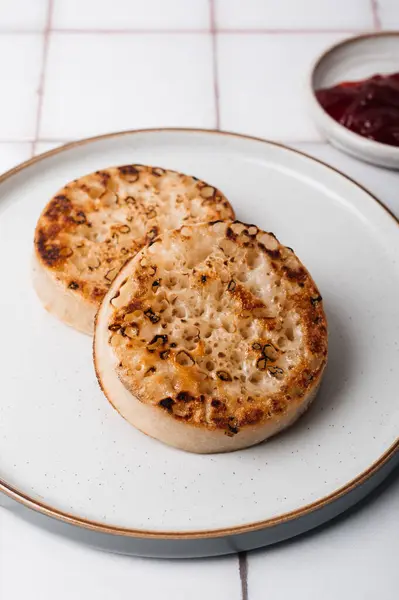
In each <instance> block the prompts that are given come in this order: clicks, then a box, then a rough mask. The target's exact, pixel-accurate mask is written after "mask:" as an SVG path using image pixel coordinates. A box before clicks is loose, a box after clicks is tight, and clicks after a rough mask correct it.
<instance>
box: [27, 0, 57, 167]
mask: <svg viewBox="0 0 399 600" xmlns="http://www.w3.org/2000/svg"><path fill="white" fill-rule="evenodd" d="M52 16H53V0H48V4H47V20H46V26H45V28H44V31H43V38H44V39H43V55H42V68H41V72H40V79H39V87H38V90H37V94H38V97H39V98H38V103H37V112H36V128H35V136H34V139H33V141H32V150H31V152H32V156H34V154H35V152H36V144H37V142H38V139H39V132H40V125H41V121H42V112H43V94H44V84H45V79H46V67H47V56H48V47H49V41H50V31H51V21H52Z"/></svg>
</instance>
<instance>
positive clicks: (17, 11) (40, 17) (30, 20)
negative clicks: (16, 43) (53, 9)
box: [0, 0, 48, 31]
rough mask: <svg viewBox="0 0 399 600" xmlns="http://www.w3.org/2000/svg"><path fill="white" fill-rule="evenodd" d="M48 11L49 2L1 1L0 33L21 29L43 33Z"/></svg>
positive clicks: (36, 0) (44, 0) (46, 0)
mask: <svg viewBox="0 0 399 600" xmlns="http://www.w3.org/2000/svg"><path fill="white" fill-rule="evenodd" d="M47 11H48V0H33V1H32V0H1V2H0V31H7V29H18V30H19V29H21V30H29V31H42V30H43V29H44V26H45V23H46V19H47Z"/></svg>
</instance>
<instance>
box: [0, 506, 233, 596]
mask: <svg viewBox="0 0 399 600" xmlns="http://www.w3.org/2000/svg"><path fill="white" fill-rule="evenodd" d="M0 518H2V521H1V522H0V524H1V530H0V573H1V577H0V596H1V598H2V599H3V600H17V599H19V598H29V600H54V599H57V600H71V599H73V600H89V599H91V598H96V600H110V599H111V598H112V599H114V600H128V599H130V598H132V599H133V598H137V599H143V600H159V599H161V598H162V600H187V599H188V598H189V599H190V600H203V599H204V598H215V599H216V598H217V600H240V599H241V586H240V578H239V572H238V559H237V557H235V556H232V557H227V558H216V559H209V560H173V561H172V560H150V559H140V558H132V557H128V556H121V555H116V554H107V553H106V552H100V551H96V550H94V549H91V548H87V547H85V546H83V545H79V544H77V543H72V542H69V541H68V540H66V539H63V538H61V537H56V536H55V535H52V534H50V533H47V532H45V531H42V530H41V529H39V528H37V527H34V526H33V525H30V524H27V523H25V522H23V521H22V520H20V519H18V518H17V517H16V516H14V515H13V514H11V513H8V512H6V511H4V510H2V509H0ZM21 565H23V576H21Z"/></svg>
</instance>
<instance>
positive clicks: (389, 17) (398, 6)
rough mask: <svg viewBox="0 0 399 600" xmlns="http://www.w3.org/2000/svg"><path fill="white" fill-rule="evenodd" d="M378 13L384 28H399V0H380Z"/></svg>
mask: <svg viewBox="0 0 399 600" xmlns="http://www.w3.org/2000/svg"><path fill="white" fill-rule="evenodd" d="M378 13H379V15H380V20H381V25H382V26H383V28H384V29H398V28H399V2H398V1H397V0H378Z"/></svg>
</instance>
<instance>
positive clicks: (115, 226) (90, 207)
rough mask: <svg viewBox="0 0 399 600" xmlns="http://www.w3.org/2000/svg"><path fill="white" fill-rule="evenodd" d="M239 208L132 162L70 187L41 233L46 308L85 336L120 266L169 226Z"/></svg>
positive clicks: (201, 187) (38, 263)
mask: <svg viewBox="0 0 399 600" xmlns="http://www.w3.org/2000/svg"><path fill="white" fill-rule="evenodd" d="M232 217H234V211H233V209H232V208H231V206H230V204H229V203H228V201H227V200H226V198H225V197H224V196H223V194H222V193H221V192H220V191H219V190H217V189H216V188H214V187H213V186H210V185H208V184H207V183H205V182H204V181H199V180H198V179H196V178H195V177H190V176H188V175H183V174H182V173H177V172H175V171H167V170H165V169H161V168H158V167H146V166H142V165H126V166H123V167H114V168H109V169H104V170H102V171H97V172H95V173H92V174H90V175H86V176H85V177H81V178H80V179H77V180H75V181H72V182H71V183H68V184H67V185H66V186H65V187H64V188H63V189H62V190H60V191H59V192H58V194H57V195H56V196H54V198H52V200H50V202H49V203H48V204H47V206H46V207H45V209H44V210H43V212H42V214H41V216H40V218H39V221H38V223H37V226H36V231H35V241H34V260H33V271H34V286H35V289H36V291H37V294H38V296H39V298H40V299H41V301H42V303H43V304H44V306H45V308H46V309H47V310H49V311H50V312H51V313H53V314H55V315H56V316H57V317H58V318H60V319H61V320H62V321H64V322H65V323H67V324H68V325H71V326H72V327H75V328H76V329H79V330H81V331H83V332H85V333H89V334H90V333H92V332H93V324H94V317H95V313H96V312H97V309H98V306H99V304H100V302H101V300H102V298H103V297H104V295H105V294H106V292H107V290H108V289H109V287H110V285H111V283H112V281H113V280H114V279H115V277H116V275H117V274H118V272H119V270H120V268H121V267H122V266H123V264H124V263H125V262H126V261H127V260H128V259H129V258H131V257H132V256H134V255H135V254H136V252H138V250H140V249H141V248H142V247H143V246H144V245H145V244H146V243H148V242H150V241H151V240H153V239H155V238H156V237H157V236H158V235H159V234H160V233H161V232H162V231H164V230H165V229H177V228H179V227H181V226H182V225H184V224H185V223H187V224H192V223H202V222H206V221H211V220H215V219H230V218H232Z"/></svg>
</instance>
